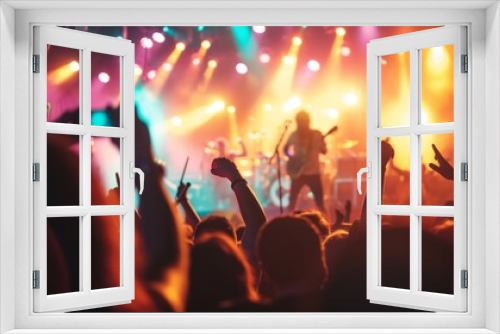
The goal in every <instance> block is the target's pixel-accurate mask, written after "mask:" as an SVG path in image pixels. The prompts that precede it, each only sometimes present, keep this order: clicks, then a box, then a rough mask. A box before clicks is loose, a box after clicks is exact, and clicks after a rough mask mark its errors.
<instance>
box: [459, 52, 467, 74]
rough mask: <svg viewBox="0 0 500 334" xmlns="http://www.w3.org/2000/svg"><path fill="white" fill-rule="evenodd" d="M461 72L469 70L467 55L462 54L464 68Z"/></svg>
mask: <svg viewBox="0 0 500 334" xmlns="http://www.w3.org/2000/svg"><path fill="white" fill-rule="evenodd" d="M460 72H462V73H467V72H469V57H468V56H467V55H462V70H461V71H460Z"/></svg>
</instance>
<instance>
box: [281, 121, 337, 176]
mask: <svg viewBox="0 0 500 334" xmlns="http://www.w3.org/2000/svg"><path fill="white" fill-rule="evenodd" d="M337 130H338V126H337V125H335V126H334V127H332V128H331V129H330V130H328V132H327V133H325V134H324V135H323V137H322V139H325V138H326V137H328V136H329V135H331V134H332V133H334V132H336V131H337ZM311 140H312V138H311ZM310 150H311V145H309V148H308V149H307V150H305V151H302V153H296V155H294V156H292V157H289V159H288V161H287V163H286V172H287V173H288V175H290V177H291V178H292V179H296V178H298V177H299V176H300V175H302V172H303V171H304V169H305V168H306V166H307V164H308V163H309V161H308V160H307V156H308V155H309V151H310Z"/></svg>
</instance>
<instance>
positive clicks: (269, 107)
mask: <svg viewBox="0 0 500 334" xmlns="http://www.w3.org/2000/svg"><path fill="white" fill-rule="evenodd" d="M264 110H265V111H266V112H271V111H272V110H273V106H272V105H270V104H269V103H268V104H266V105H265V106H264Z"/></svg>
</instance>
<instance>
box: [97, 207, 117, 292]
mask: <svg viewBox="0 0 500 334" xmlns="http://www.w3.org/2000/svg"><path fill="white" fill-rule="evenodd" d="M91 224H92V226H91V231H92V232H91V238H92V245H91V247H92V251H91V260H92V283H91V289H92V290H96V289H104V288H114V287H118V286H120V224H121V222H120V216H95V217H92V219H91Z"/></svg>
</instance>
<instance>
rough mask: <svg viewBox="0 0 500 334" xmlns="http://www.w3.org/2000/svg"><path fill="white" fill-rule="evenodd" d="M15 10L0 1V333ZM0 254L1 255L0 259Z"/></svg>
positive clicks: (11, 157)
mask: <svg viewBox="0 0 500 334" xmlns="http://www.w3.org/2000/svg"><path fill="white" fill-rule="evenodd" d="M14 29H15V12H14V9H12V7H10V6H8V5H6V4H5V3H0V253H3V254H9V256H7V257H6V259H7V260H5V261H1V262H0V273H2V275H1V276H0V333H3V332H5V331H7V330H10V329H13V328H14V319H15V317H14V309H15V308H14V300H15V298H14V297H15V296H14V291H15V290H14V285H15V281H14V260H15V258H14V256H12V255H13V254H14V251H15V248H14V240H15V239H14V238H12V235H14V227H15V224H14V212H15V210H14V209H15V205H14V189H15V187H14V185H15V184H14V181H15V178H14V171H15V168H14V164H15V151H14V145H13V144H14V143H13V140H12V139H13V138H14V135H15V134H14V126H13V125H14V120H15V117H14V116H15V110H14V79H15V75H14V70H15V69H14V67H13V66H10V64H12V63H13V62H14V58H15V51H14V50H15V45H14V43H15V36H14V31H15V30H14ZM3 258H4V257H3V256H2V259H3Z"/></svg>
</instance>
